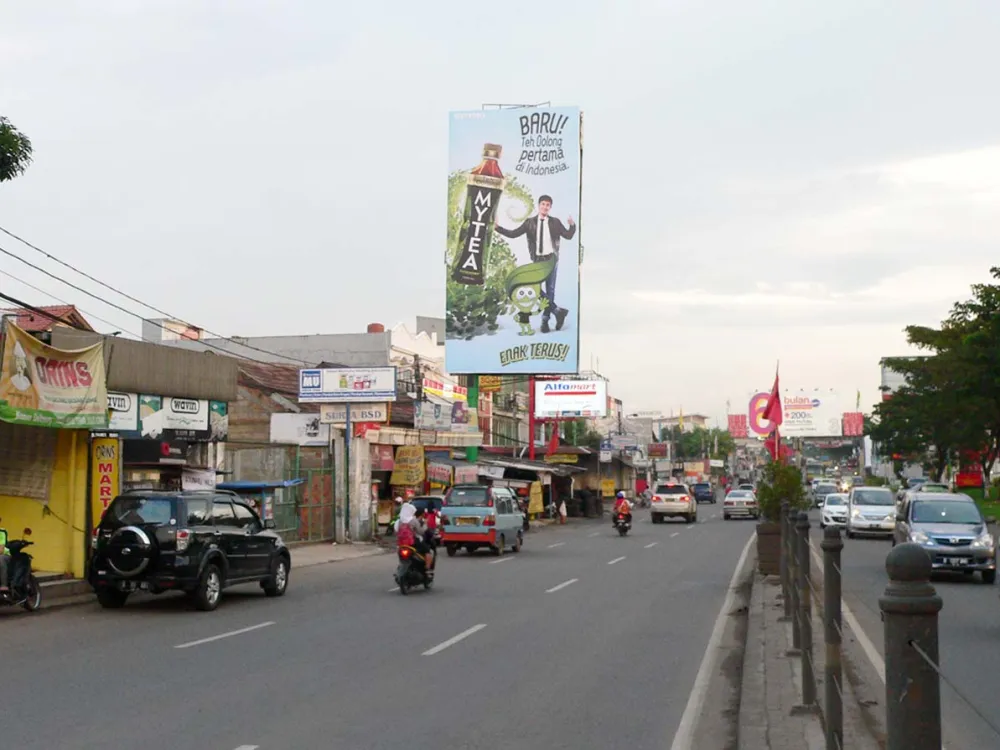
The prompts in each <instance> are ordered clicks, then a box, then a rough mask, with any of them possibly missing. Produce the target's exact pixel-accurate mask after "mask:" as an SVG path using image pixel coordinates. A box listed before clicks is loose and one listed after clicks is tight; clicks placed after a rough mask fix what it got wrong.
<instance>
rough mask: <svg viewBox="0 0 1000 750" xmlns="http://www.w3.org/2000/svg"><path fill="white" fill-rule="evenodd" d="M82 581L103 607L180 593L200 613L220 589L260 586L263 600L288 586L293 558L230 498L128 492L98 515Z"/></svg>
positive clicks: (270, 525)
mask: <svg viewBox="0 0 1000 750" xmlns="http://www.w3.org/2000/svg"><path fill="white" fill-rule="evenodd" d="M91 548H92V550H93V554H92V557H91V561H90V566H89V570H88V580H89V582H90V585H91V586H92V587H93V589H94V591H95V593H96V594H97V601H98V602H99V603H100V604H101V606H102V607H105V608H107V609H117V608H120V607H123V606H124V605H125V602H126V600H127V599H128V597H129V595H131V594H132V593H133V592H135V591H149V592H151V593H153V594H162V593H164V592H166V591H184V592H185V593H187V594H188V596H190V597H191V599H192V600H193V602H194V604H195V606H196V607H197V608H198V609H201V610H206V611H208V610H213V609H215V608H216V607H217V606H218V605H219V599H220V597H221V595H222V590H223V589H225V588H228V587H229V586H235V585H237V584H241V583H258V584H260V587H261V588H262V589H263V590H264V593H265V594H266V595H267V596H282V595H283V594H284V593H285V591H286V590H287V588H288V576H289V572H290V570H291V555H290V553H289V551H288V548H287V547H286V546H285V544H284V542H283V541H282V539H281V537H280V536H279V535H278V533H277V532H276V531H274V521H273V520H271V519H268V520H267V521H262V520H261V519H260V517H259V516H258V515H257V513H256V511H255V510H254V509H253V508H251V507H250V506H249V505H247V504H246V503H244V502H243V501H242V500H241V499H240V497H239V496H237V495H236V494H235V493H230V492H222V491H217V492H152V491H145V490H144V491H141V492H127V493H125V494H124V495H119V496H118V497H116V498H115V499H114V500H113V501H112V502H111V504H110V505H109V506H108V509H107V510H106V511H105V512H104V516H103V517H102V518H101V521H100V523H99V524H98V526H97V528H96V529H95V530H94V535H93V539H92V541H91Z"/></svg>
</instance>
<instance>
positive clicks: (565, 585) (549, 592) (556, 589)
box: [545, 578, 580, 594]
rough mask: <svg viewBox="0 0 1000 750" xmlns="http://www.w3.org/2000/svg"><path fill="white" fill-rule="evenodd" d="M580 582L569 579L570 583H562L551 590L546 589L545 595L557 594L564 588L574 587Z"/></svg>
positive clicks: (577, 579)
mask: <svg viewBox="0 0 1000 750" xmlns="http://www.w3.org/2000/svg"><path fill="white" fill-rule="evenodd" d="M579 580H580V579H579V578H570V579H569V580H568V581H563V582H562V583H560V584H559V585H558V586H553V587H552V588H550V589H545V593H546V594H554V593H555V592H557V591H558V590H559V589H564V588H566V587H567V586H572V585H573V584H574V583H576V582H577V581H579Z"/></svg>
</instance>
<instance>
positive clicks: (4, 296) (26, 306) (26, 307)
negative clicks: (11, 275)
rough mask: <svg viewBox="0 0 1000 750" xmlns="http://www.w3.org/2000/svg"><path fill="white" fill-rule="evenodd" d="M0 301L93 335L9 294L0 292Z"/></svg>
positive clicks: (89, 331) (81, 327) (85, 329)
mask: <svg viewBox="0 0 1000 750" xmlns="http://www.w3.org/2000/svg"><path fill="white" fill-rule="evenodd" d="M0 299H2V300H6V301H7V302H13V303H14V304H15V305H17V306H18V307H20V308H22V309H24V310H27V311H28V312H31V313H34V314H35V315H41V316H42V317H43V318H48V319H49V320H51V321H52V322H53V323H62V324H63V325H65V326H69V327H70V328H73V329H75V330H77V331H86V332H87V333H93V331H91V330H89V329H87V328H84V327H83V326H78V325H73V324H72V323H68V322H66V321H65V320H63V319H62V318H60V317H59V316H58V315H54V314H53V313H50V312H47V311H46V310H43V309H42V308H40V307H35V306H34V305H29V304H28V303H27V302H22V301H21V300H19V299H18V298H17V297H11V296H10V295H9V294H3V293H2V292H0Z"/></svg>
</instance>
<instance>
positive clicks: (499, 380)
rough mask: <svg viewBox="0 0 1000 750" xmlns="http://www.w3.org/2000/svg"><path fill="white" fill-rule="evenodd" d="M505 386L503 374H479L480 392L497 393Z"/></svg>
mask: <svg viewBox="0 0 1000 750" xmlns="http://www.w3.org/2000/svg"><path fill="white" fill-rule="evenodd" d="M501 387H503V376H502V375H480V376H479V392H480V393H496V392H497V391H499V390H500V389H501Z"/></svg>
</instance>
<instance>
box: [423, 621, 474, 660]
mask: <svg viewBox="0 0 1000 750" xmlns="http://www.w3.org/2000/svg"><path fill="white" fill-rule="evenodd" d="M485 627H486V623H485V622H481V623H479V624H478V625H473V626H472V627H471V628H469V629H468V630H463V631H462V632H461V633H459V634H458V635H454V636H452V637H451V638H449V639H448V640H446V641H444V642H443V643H439V644H438V645H436V646H435V647H434V648H429V649H427V650H426V651H424V653H423V655H424V656H434V654H440V653H441V652H442V651H444V650H445V649H446V648H450V647H451V646H454V645H455V644H456V643H458V642H459V641H464V640H465V639H466V638H468V637H469V636H470V635H473V634H474V633H478V632H479V631H480V630H482V629H483V628H485Z"/></svg>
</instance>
